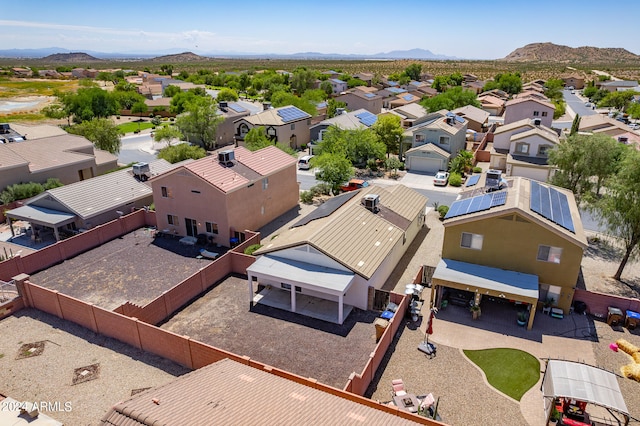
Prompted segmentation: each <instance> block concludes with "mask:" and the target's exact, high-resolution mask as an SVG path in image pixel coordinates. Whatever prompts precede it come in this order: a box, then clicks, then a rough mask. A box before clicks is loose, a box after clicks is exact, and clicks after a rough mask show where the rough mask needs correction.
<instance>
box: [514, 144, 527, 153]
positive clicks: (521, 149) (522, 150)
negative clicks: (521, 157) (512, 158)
mask: <svg viewBox="0 0 640 426" xmlns="http://www.w3.org/2000/svg"><path fill="white" fill-rule="evenodd" d="M516 152H517V153H518V154H528V153H529V144H528V143H522V142H521V143H517V144H516Z"/></svg>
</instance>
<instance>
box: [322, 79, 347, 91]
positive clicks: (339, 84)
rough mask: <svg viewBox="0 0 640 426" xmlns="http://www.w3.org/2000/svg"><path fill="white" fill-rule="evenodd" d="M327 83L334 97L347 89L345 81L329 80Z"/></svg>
mask: <svg viewBox="0 0 640 426" xmlns="http://www.w3.org/2000/svg"><path fill="white" fill-rule="evenodd" d="M327 81H328V82H329V84H331V90H332V92H333V94H334V95H337V94H339V93H342V92H344V91H345V90H347V88H348V87H349V86H348V85H347V82H346V81H342V80H340V79H339V78H330V79H328V80H327Z"/></svg>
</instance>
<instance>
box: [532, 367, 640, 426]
mask: <svg viewBox="0 0 640 426" xmlns="http://www.w3.org/2000/svg"><path fill="white" fill-rule="evenodd" d="M542 392H543V396H544V397H545V398H558V397H565V398H572V399H576V400H579V401H586V402H588V403H590V404H594V405H599V406H601V407H605V408H608V409H611V410H614V411H617V412H618V413H620V414H622V415H624V416H625V417H627V418H628V417H629V411H628V410H627V404H625V402H624V398H623V396H622V392H620V386H619V385H618V380H617V378H616V376H615V374H613V373H611V372H609V371H606V370H602V369H600V368H597V367H593V366H591V365H586V364H581V363H578V362H571V361H560V360H549V361H548V362H547V370H546V371H545V373H544V378H543V379H542Z"/></svg>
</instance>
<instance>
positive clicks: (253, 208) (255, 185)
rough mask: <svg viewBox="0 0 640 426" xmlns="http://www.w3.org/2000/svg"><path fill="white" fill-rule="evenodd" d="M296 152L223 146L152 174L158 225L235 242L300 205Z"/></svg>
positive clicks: (224, 242)
mask: <svg viewBox="0 0 640 426" xmlns="http://www.w3.org/2000/svg"><path fill="white" fill-rule="evenodd" d="M296 163H297V160H296V158H294V157H292V156H291V155H289V154H287V153H285V152H284V151H282V150H280V149H278V148H276V147H275V146H268V147H266V148H262V149H260V150H258V151H254V152H252V151H249V150H248V149H246V148H244V147H238V148H235V149H233V150H225V151H219V152H218V155H217V156H207V157H204V158H201V159H199V160H196V161H193V162H190V163H187V164H184V165H181V166H180V167H177V168H175V169H173V170H171V171H169V172H167V173H163V174H161V175H159V176H156V177H154V178H152V179H151V180H150V181H149V182H151V186H152V189H153V201H154V204H155V207H156V218H157V223H158V229H160V230H162V231H164V232H166V233H170V234H175V235H183V236H184V235H188V236H198V235H199V234H206V235H207V236H208V237H211V238H212V239H213V242H214V243H216V244H220V245H222V246H225V247H229V246H231V245H233V244H235V243H236V242H242V241H244V231H245V230H258V229H260V228H261V227H262V226H264V225H266V224H267V223H269V222H271V221H272V220H274V219H275V218H277V217H278V216H280V215H282V214H283V213H285V212H287V211H289V210H291V209H292V208H294V207H296V206H297V205H298V199H299V187H298V182H297V178H296Z"/></svg>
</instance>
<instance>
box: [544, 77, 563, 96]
mask: <svg viewBox="0 0 640 426" xmlns="http://www.w3.org/2000/svg"><path fill="white" fill-rule="evenodd" d="M563 88H564V81H563V80H562V79H559V78H550V79H549V80H547V81H546V82H545V84H544V95H545V96H546V97H547V98H549V99H551V100H552V101H555V100H562V98H563V95H562V89H563Z"/></svg>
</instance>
